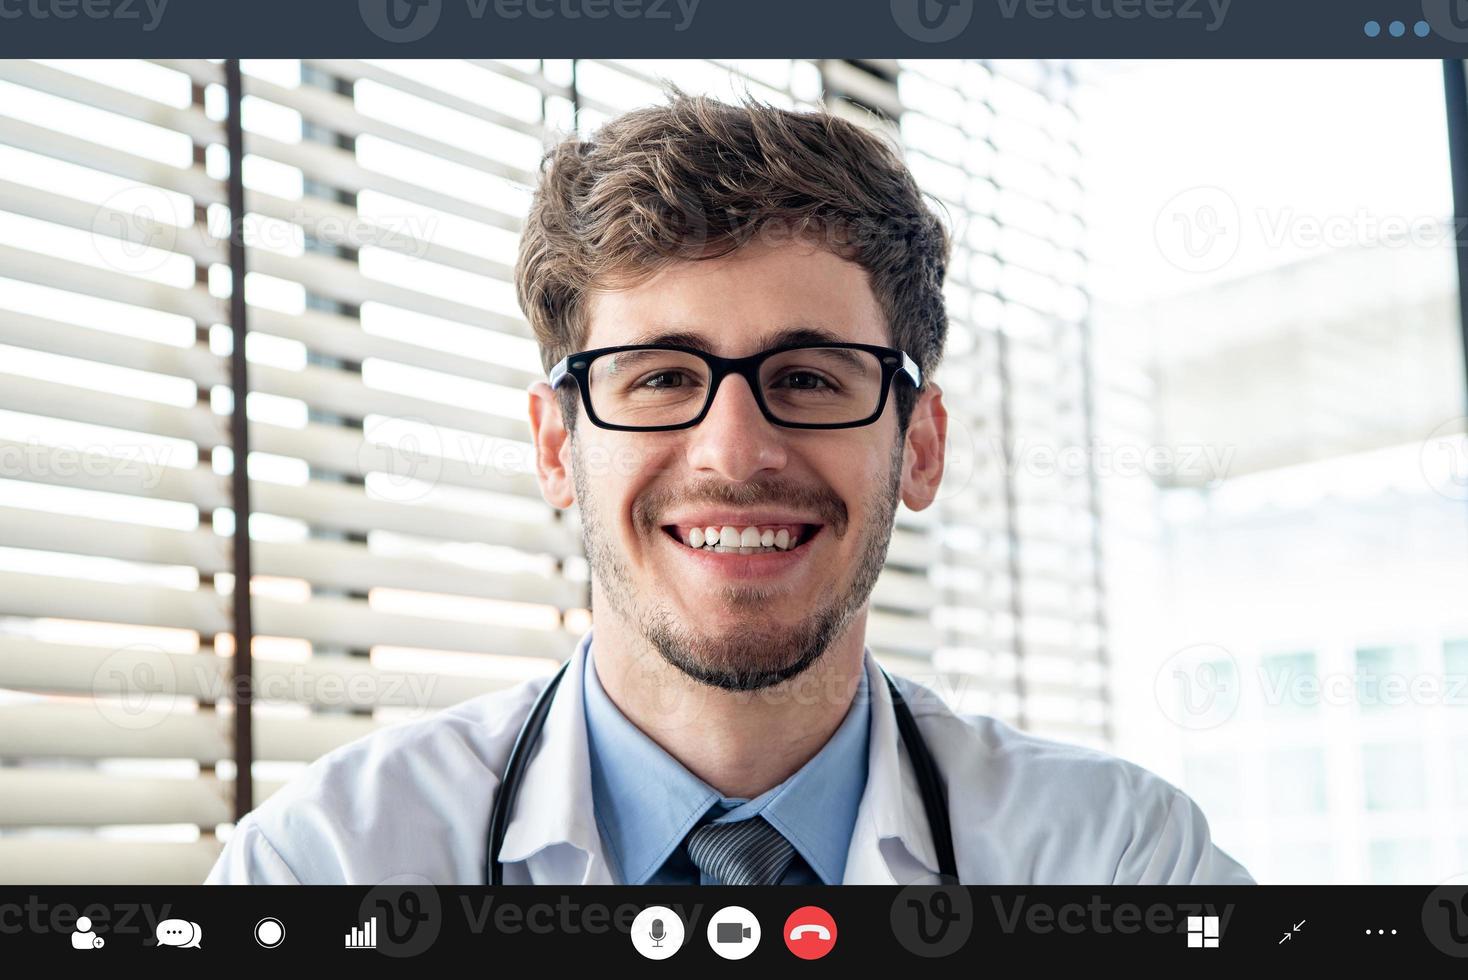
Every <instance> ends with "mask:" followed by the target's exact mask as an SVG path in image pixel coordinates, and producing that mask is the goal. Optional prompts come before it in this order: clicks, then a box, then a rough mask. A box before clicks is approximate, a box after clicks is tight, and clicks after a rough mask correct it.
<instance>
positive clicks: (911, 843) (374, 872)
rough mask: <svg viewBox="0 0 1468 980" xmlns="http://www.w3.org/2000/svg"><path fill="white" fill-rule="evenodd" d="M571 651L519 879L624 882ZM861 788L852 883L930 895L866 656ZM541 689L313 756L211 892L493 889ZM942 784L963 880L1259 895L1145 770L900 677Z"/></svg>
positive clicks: (526, 791) (530, 772) (909, 773)
mask: <svg viewBox="0 0 1468 980" xmlns="http://www.w3.org/2000/svg"><path fill="white" fill-rule="evenodd" d="M590 637H591V633H590V631H588V632H587V634H586V635H585V636H583V637H582V639H581V642H580V643H579V644H578V645H577V647H576V652H575V654H574V655H573V658H572V663H571V667H570V669H569V670H568V671H567V672H566V675H565V678H564V679H563V681H562V682H561V686H560V688H559V689H558V690H557V692H556V695H555V698H554V700H553V701H552V705H551V710H550V713H549V715H548V716H547V719H546V725H545V730H544V732H543V734H542V736H541V739H540V742H539V744H538V748H537V750H536V752H535V754H534V755H533V756H532V757H531V760H530V762H529V765H528V766H527V767H526V770H525V774H524V779H523V782H522V784H521V789H520V796H519V798H518V800H517V801H516V804H515V808H514V810H513V812H512V813H511V815H510V823H509V826H508V827H507V828H506V834H505V842H504V848H503V849H502V851H501V854H500V857H501V860H502V861H503V862H504V868H505V882H506V884H527V883H534V884H613V883H614V882H613V879H612V877H611V872H610V870H609V868H608V865H607V860H606V855H605V853H604V850H603V847H602V841H601V837H600V834H599V833H598V831H597V828H596V823H595V820H594V818H593V814H592V791H591V776H590V770H589V762H588V753H587V743H586V724H585V712H584V710H583V707H582V664H583V659H584V657H585V655H586V649H587V646H588V644H589V642H590ZM865 657H866V670H867V685H868V690H869V691H870V692H871V694H872V712H871V738H870V747H869V757H868V776H867V786H866V790H865V792H864V794H863V796H862V799H861V805H860V808H859V810H858V812H857V817H856V825H855V827H854V828H853V830H852V838H851V845H850V849H849V851H848V852H847V858H846V873H845V879H844V880H845V883H847V884H886V885H890V884H911V883H931V882H936V881H937V866H938V863H937V858H936V856H935V851H934V847H933V841H932V837H931V835H930V833H929V830H928V822H927V818H926V815H925V814H924V811H923V804H922V796H921V794H920V793H919V791H918V787H917V781H916V779H915V778H914V776H913V770H912V766H911V763H910V761H909V759H908V757H907V754H906V752H905V751H903V748H902V744H901V740H900V738H899V736H898V732H897V723H896V716H895V714H894V713H893V710H892V701H891V696H890V694H889V692H888V690H887V685H886V683H885V681H884V680H883V679H882V676H881V674H880V673H879V672H878V670H877V667H876V662H875V661H874V660H873V658H872V655H871V652H870V650H868V651H867V652H866V654H865ZM547 680H548V678H544V677H542V678H537V679H535V680H531V681H527V682H525V683H522V684H520V685H517V686H515V687H512V688H508V689H506V690H503V691H497V692H494V693H492V694H487V695H484V696H481V697H478V698H475V699H473V700H470V701H467V702H465V703H463V704H461V705H458V706H455V707H453V708H450V709H447V710H445V711H442V712H439V713H438V714H435V715H433V716H432V717H429V718H426V719H424V720H421V721H413V722H407V723H403V724H400V725H396V726H393V727H390V728H386V729H384V730H382V731H379V732H376V733H374V734H372V735H369V736H367V737H365V738H362V739H359V740H358V741H356V742H354V743H352V744H350V745H346V746H343V747H341V748H339V749H337V750H335V751H333V752H331V753H329V754H328V755H326V756H324V757H322V758H321V759H318V760H317V761H316V762H314V763H312V765H311V766H310V767H309V768H308V770H307V772H306V773H305V774H304V775H302V776H301V777H300V778H298V779H296V780H295V781H293V782H292V783H290V784H288V785H287V786H285V787H283V788H282V789H280V790H279V791H278V792H276V793H275V794H274V795H272V796H271V797H270V798H269V799H267V800H266V801H265V802H264V803H263V804H262V805H261V806H260V807H258V808H257V809H256V810H255V811H254V812H253V813H251V814H249V815H248V816H247V817H246V818H245V819H244V820H243V821H241V822H240V824H239V825H238V826H237V827H236V829H235V832H234V834H233V836H232V837H231V838H230V840H229V842H228V844H227V845H226V846H225V848H224V852H223V853H222V854H221V855H220V858H219V861H218V863H217V864H216V865H215V867H214V869H213V870H212V871H211V872H210V874H209V877H208V879H207V881H208V883H210V884H233V883H241V884H242V883H256V884H294V883H302V884H358V885H363V884H365V885H374V884H378V883H383V882H391V883H413V882H432V883H434V884H464V885H473V884H483V883H484V882H485V873H486V861H485V854H486V842H485V833H486V830H487V829H488V823H489V812H490V807H491V805H492V803H493V801H494V794H495V790H496V787H497V785H498V776H497V774H498V773H502V772H503V771H504V769H505V764H506V762H507V760H508V757H509V754H510V747H511V745H512V743H513V742H514V740H515V736H516V735H517V734H518V733H519V731H520V726H521V723H522V722H523V721H524V719H525V716H526V714H527V713H528V712H529V710H530V706H531V704H532V703H533V702H534V700H535V697H536V695H537V694H538V693H539V692H540V690H541V688H542V687H543V686H544V685H545V684H546V682H547ZM896 681H897V684H898V687H899V689H900V690H901V691H902V693H903V697H904V698H905V699H906V700H907V703H908V706H909V707H910V708H911V710H912V712H913V715H914V717H915V718H916V720H917V723H918V727H919V728H920V729H921V731H922V734H923V737H924V739H926V741H927V744H928V746H929V749H930V751H931V752H932V753H933V756H934V759H935V760H936V762H937V764H938V768H939V770H940V771H941V772H942V774H943V776H944V779H945V782H946V784H947V791H948V808H949V819H950V821H951V823H952V826H953V837H954V850H955V853H956V859H957V863H958V871H959V877H960V879H961V880H962V882H963V883H964V884H998V885H1004V884H1088V885H1094V884H1205V883H1206V884H1251V883H1252V879H1251V878H1250V877H1249V874H1248V872H1246V871H1245V870H1244V868H1243V867H1242V866H1241V865H1239V864H1238V863H1237V862H1236V861H1234V860H1233V859H1232V858H1231V857H1229V856H1228V855H1227V854H1226V853H1224V852H1223V851H1222V850H1221V849H1219V848H1218V847H1217V846H1215V845H1214V844H1213V843H1212V841H1211V839H1210V837H1209V833H1208V823H1207V821H1206V820H1205V819H1204V817H1203V814H1202V812H1201V811H1200V810H1199V809H1198V807H1197V806H1196V805H1195V804H1194V803H1193V801H1192V800H1191V799H1189V798H1188V797H1187V796H1186V795H1184V794H1183V793H1182V792H1181V791H1180V790H1178V789H1176V788H1175V787H1173V786H1172V785H1170V784H1168V783H1167V782H1165V781H1164V780H1162V779H1161V778H1159V777H1157V776H1155V775H1153V774H1152V773H1150V772H1148V771H1146V770H1145V769H1142V768H1140V767H1138V766H1136V765H1133V764H1131V763H1128V762H1124V761H1122V760H1120V759H1117V758H1114V757H1112V756H1109V755H1106V754H1104V753H1101V752H1096V751H1093V750H1089V749H1083V748H1078V747H1075V746H1070V745H1065V744H1062V743H1059V742H1053V741H1049V740H1046V739H1041V738H1036V737H1033V736H1030V735H1026V734H1024V733H1022V732H1019V731H1017V730H1015V729H1013V728H1011V727H1010V726H1008V725H1005V724H1004V723H1002V722H1000V721H997V720H995V719H992V718H987V717H982V716H980V717H962V716H959V715H956V714H954V713H953V712H952V711H950V710H949V709H948V708H947V707H946V706H945V705H944V703H943V702H942V700H941V699H940V698H939V697H938V696H937V695H936V694H934V693H933V692H932V691H930V690H929V689H928V688H926V687H923V686H922V685H919V684H916V683H915V682H913V681H910V680H907V679H905V678H901V677H898V678H896Z"/></svg>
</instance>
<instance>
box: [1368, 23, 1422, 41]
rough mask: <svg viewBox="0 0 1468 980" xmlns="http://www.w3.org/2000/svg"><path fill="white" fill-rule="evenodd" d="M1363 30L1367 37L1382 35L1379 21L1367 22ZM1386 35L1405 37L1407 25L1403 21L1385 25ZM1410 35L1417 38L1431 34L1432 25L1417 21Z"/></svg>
mask: <svg viewBox="0 0 1468 980" xmlns="http://www.w3.org/2000/svg"><path fill="white" fill-rule="evenodd" d="M1364 30H1365V31H1366V36H1367V37H1380V36H1381V34H1382V27H1381V21H1377V20H1368V21H1367V22H1366V26H1365V28H1364ZM1386 33H1387V34H1390V35H1391V36H1392V37H1405V36H1406V34H1407V25H1406V23H1404V22H1403V21H1400V20H1394V21H1392V22H1391V23H1389V24H1387V25H1386ZM1412 33H1413V34H1415V35H1417V36H1418V37H1426V36H1427V35H1428V34H1431V33H1432V25H1431V24H1429V23H1428V22H1427V21H1425V20H1419V21H1417V22H1416V23H1415V24H1413V25H1412Z"/></svg>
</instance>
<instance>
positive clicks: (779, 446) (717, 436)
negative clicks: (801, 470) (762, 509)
mask: <svg viewBox="0 0 1468 980" xmlns="http://www.w3.org/2000/svg"><path fill="white" fill-rule="evenodd" d="M688 431H689V435H690V441H689V443H688V463H689V465H690V466H691V467H693V468H694V469H695V470H705V471H708V472H712V473H717V474H719V475H720V476H722V477H723V478H724V479H726V480H729V481H731V482H743V481H746V480H750V479H752V478H754V477H755V476H757V475H758V474H759V473H761V472H764V471H766V470H769V471H771V472H773V471H777V470H780V469H783V468H784V466H785V440H784V437H783V436H782V435H781V433H780V430H779V427H778V426H776V425H774V424H773V423H772V422H770V421H769V420H768V419H766V418H765V415H764V413H763V412H761V411H760V407H759V402H758V401H756V400H755V397H754V391H753V390H752V389H751V388H750V387H749V382H748V381H746V380H745V379H744V378H743V377H741V376H739V375H737V374H730V375H727V376H725V378H724V380H723V382H722V383H721V384H720V385H719V390H718V391H716V392H714V403H713V404H712V405H710V406H709V410H708V414H707V415H705V416H704V417H703V421H702V422H700V423H698V424H697V425H695V426H694V427H693V428H692V429H690V430H688Z"/></svg>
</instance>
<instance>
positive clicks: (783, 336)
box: [628, 326, 850, 354]
mask: <svg viewBox="0 0 1468 980" xmlns="http://www.w3.org/2000/svg"><path fill="white" fill-rule="evenodd" d="M848 342H850V341H848V340H847V339H846V338H845V337H840V336H837V335H836V333H835V332H834V331H831V330H827V329H825V328H824V327H813V326H797V327H787V328H786V329H784V330H777V331H775V332H774V333H772V334H770V335H768V336H766V337H763V338H761V339H760V341H759V344H758V348H759V349H760V350H768V349H769V348H771V347H784V346H785V345H787V344H824V343H835V344H844V343H848ZM638 344H671V345H673V346H677V347H691V348H693V349H694V350H700V351H703V352H704V353H706V354H712V353H713V347H712V345H711V344H709V342H708V340H707V339H706V338H705V337H704V336H703V334H700V333H694V332H692V331H687V330H672V331H669V330H651V331H648V332H646V333H642V334H639V335H638V336H636V337H634V338H633V339H632V340H630V341H628V346H635V345H638Z"/></svg>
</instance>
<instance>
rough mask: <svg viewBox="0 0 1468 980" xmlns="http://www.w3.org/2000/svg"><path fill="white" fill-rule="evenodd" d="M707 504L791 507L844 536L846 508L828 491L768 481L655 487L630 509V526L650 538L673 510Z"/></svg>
mask: <svg viewBox="0 0 1468 980" xmlns="http://www.w3.org/2000/svg"><path fill="white" fill-rule="evenodd" d="M689 504H707V505H711V506H724V507H757V506H760V505H768V506H772V507H773V506H785V507H793V508H796V509H798V510H803V511H809V512H811V513H813V514H816V515H817V516H818V517H819V519H820V522H821V523H822V524H825V525H826V526H828V527H829V528H830V529H831V530H832V532H834V533H835V534H836V536H837V537H840V536H841V535H843V534H845V533H846V525H847V523H848V522H849V521H850V515H849V513H848V512H847V510H846V504H845V503H844V502H842V500H841V498H840V497H838V496H836V494H835V493H833V492H832V491H831V490H829V489H827V488H825V487H813V486H808V485H805V484H799V483H792V482H790V481H788V480H768V481H763V482H759V483H702V484H696V485H694V486H691V487H687V488H684V489H677V490H675V489H672V488H665V487H659V488H657V489H654V490H649V491H648V492H647V493H645V494H643V495H642V496H641V497H640V498H638V500H637V502H636V503H635V504H633V506H632V522H633V524H635V525H636V527H637V529H638V530H639V531H642V532H643V533H645V534H651V533H652V532H654V531H656V530H657V529H658V528H660V527H661V526H662V524H663V523H664V522H663V521H661V520H660V519H659V518H660V516H661V515H663V514H666V513H667V512H668V511H669V510H671V509H672V508H673V507H674V506H678V505H682V506H687V505H689Z"/></svg>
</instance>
